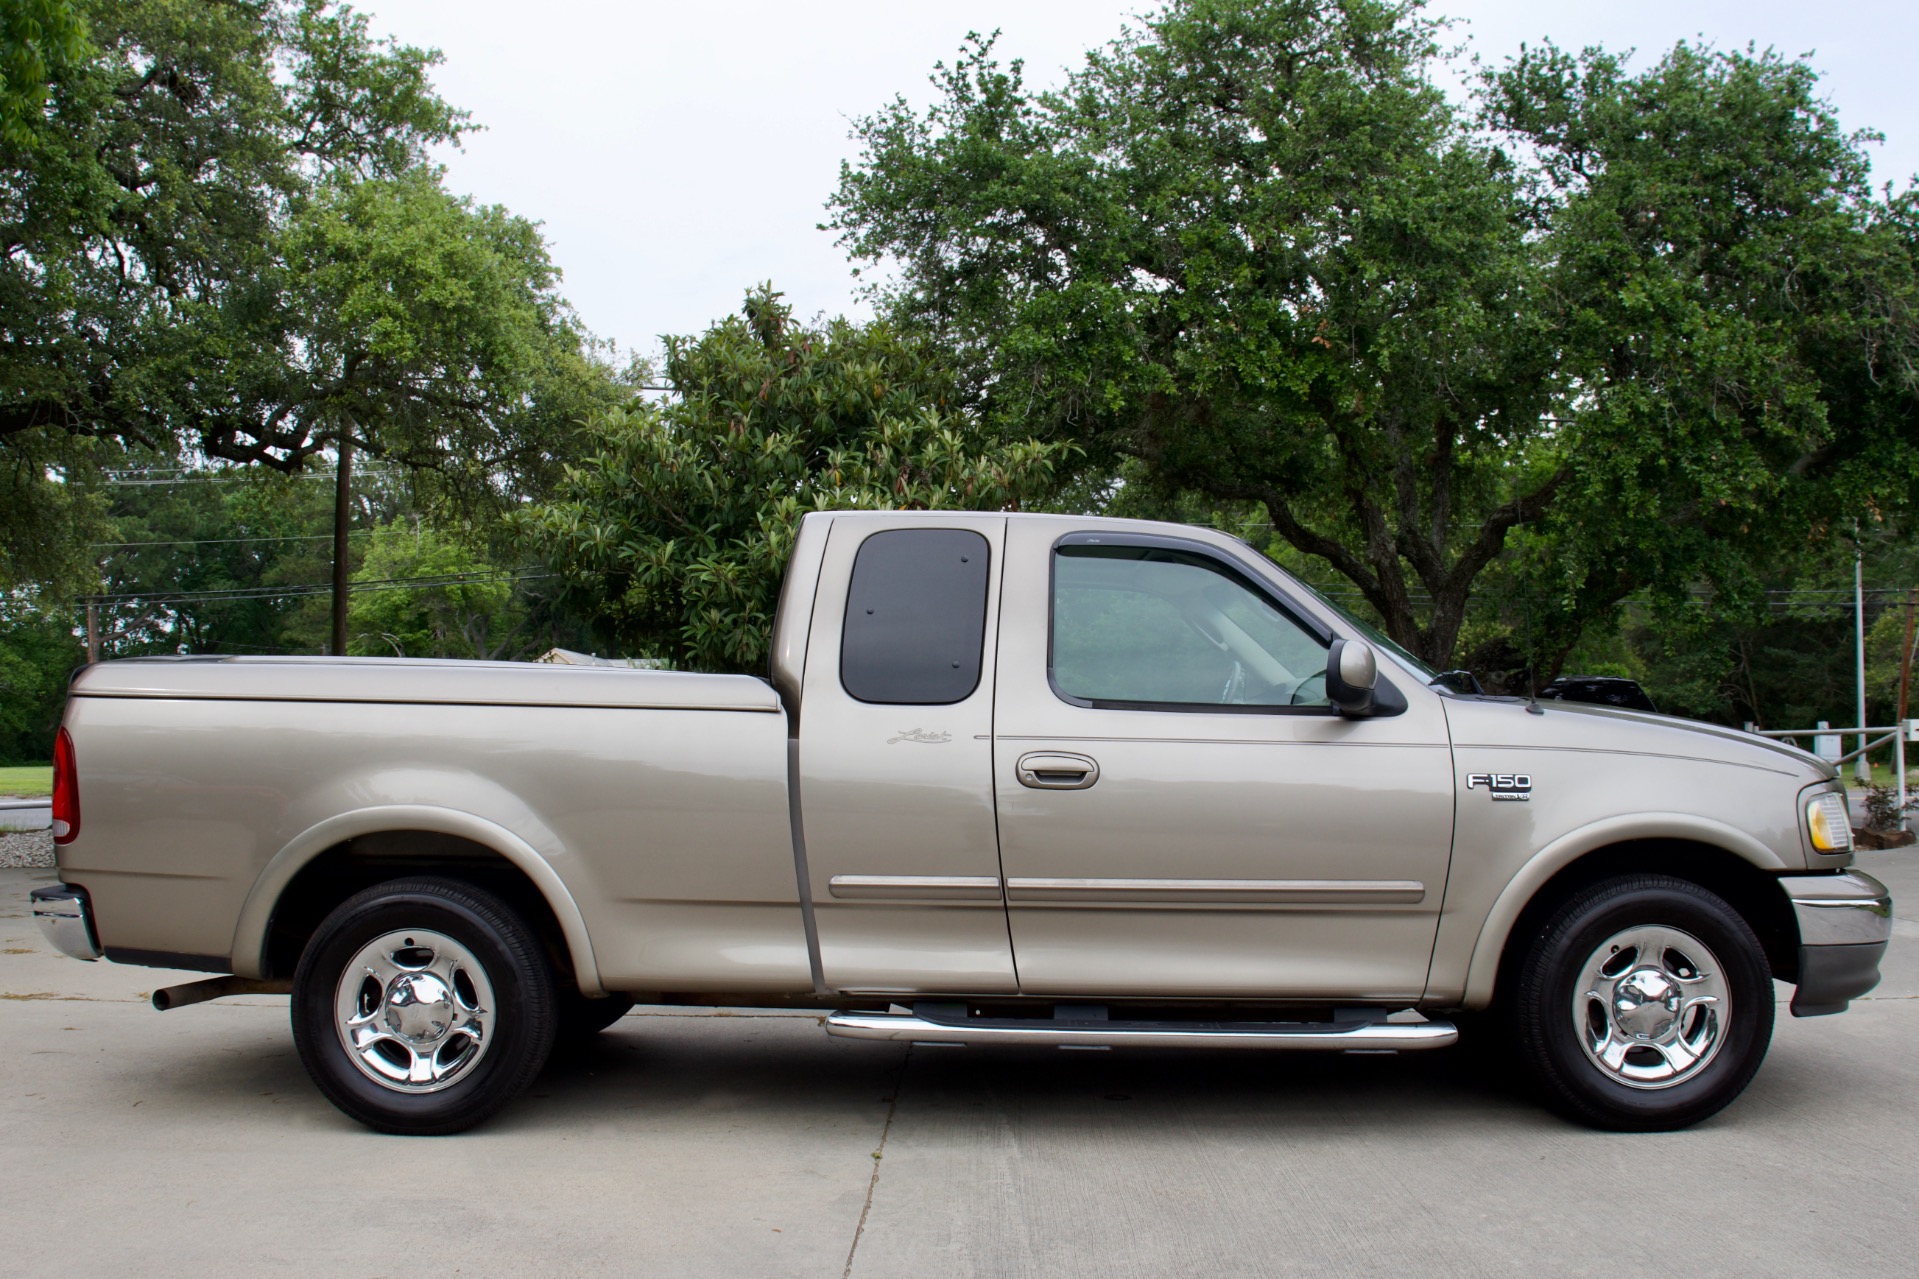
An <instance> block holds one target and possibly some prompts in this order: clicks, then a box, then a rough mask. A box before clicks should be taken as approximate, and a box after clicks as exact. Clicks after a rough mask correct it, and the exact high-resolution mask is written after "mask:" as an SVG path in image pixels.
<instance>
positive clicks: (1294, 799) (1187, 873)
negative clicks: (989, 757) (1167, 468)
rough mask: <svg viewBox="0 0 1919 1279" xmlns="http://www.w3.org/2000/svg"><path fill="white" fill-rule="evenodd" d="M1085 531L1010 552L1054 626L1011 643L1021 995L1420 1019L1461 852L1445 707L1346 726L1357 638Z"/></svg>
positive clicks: (1013, 917)
mask: <svg viewBox="0 0 1919 1279" xmlns="http://www.w3.org/2000/svg"><path fill="white" fill-rule="evenodd" d="M1061 532H1062V529H1061V526H1060V524H1059V523H1057V522H1049V521H1032V522H1027V521H1020V520H1014V521H1013V522H1012V526H1011V528H1010V530H1009V533H1008V546H1007V552H1006V560H1007V563H1008V566H1009V567H1008V576H1007V583H1006V590H1005V601H1004V603H1005V608H1006V609H1007V616H1009V617H1017V618H1021V619H1029V618H1030V619H1033V621H1032V623H1030V624H1028V623H1024V622H1023V623H1022V625H1020V626H1018V627H1010V628H1007V629H1006V630H1005V631H1004V633H1003V638H1002V642H1001V646H1000V660H999V687H998V693H997V696H998V707H997V722H996V728H995V732H996V738H995V744H994V752H995V762H994V769H995V778H996V781H997V784H998V797H999V814H1000V841H1001V860H1002V863H1003V866H1004V873H1005V876H1006V886H1007V903H1008V922H1009V927H1010V929H1011V932H1012V936H1013V948H1014V953H1015V955H1016V957H1017V960H1018V964H1019V974H1020V988H1021V990H1022V991H1024V992H1026V993H1029V994H1039V995H1074V996H1100V995H1109V996H1113V995H1135V996H1138V995H1161V996H1169V997H1234V998H1351V999H1355V1000H1359V999H1366V1000H1379V999H1407V1000H1412V999H1416V998H1418V997H1419V995H1420V994H1421V992H1422V991H1423V989H1424V987H1425V983H1426V974H1427V969H1428V967H1429V965H1430V960H1431V955H1432V948H1433V938H1434V934H1435V930H1436V927H1437V921H1438V913H1439V907H1440V902H1441V899H1442V897H1443V895H1444V890H1445V879H1446V870H1447V864H1448V860H1449V857H1450V853H1451V845H1452V826H1453V781H1452V768H1451V750H1450V746H1449V743H1448V738H1447V734H1446V726H1445V719H1444V712H1443V710H1442V709H1441V708H1440V706H1439V705H1438V702H1437V699H1436V698H1433V697H1430V696H1427V695H1426V694H1425V690H1424V689H1417V688H1416V689H1413V690H1412V696H1410V697H1408V698H1404V699H1402V700H1403V701H1405V702H1409V703H1410V704H1409V705H1407V706H1406V708H1405V709H1404V710H1403V711H1401V712H1400V713H1398V714H1395V715H1388V716H1381V717H1375V718H1365V719H1346V718H1343V717H1341V716H1340V715H1339V714H1338V713H1337V712H1335V711H1334V710H1333V708H1332V706H1331V705H1330V703H1328V701H1327V699H1326V695H1325V683H1324V673H1325V661H1326V651H1327V646H1328V644H1329V642H1330V640H1331V639H1332V638H1333V635H1332V632H1331V631H1330V630H1328V629H1327V628H1326V627H1325V625H1324V624H1323V623H1320V622H1318V621H1316V620H1314V618H1313V616H1312V614H1311V613H1310V612H1308V611H1306V610H1304V609H1302V608H1300V606H1299V605H1298V604H1297V603H1296V602H1289V601H1288V600H1287V599H1286V598H1285V597H1284V595H1283V593H1282V592H1280V591H1279V590H1278V588H1277V587H1276V586H1275V585H1274V584H1273V583H1272V582H1271V581H1270V579H1268V578H1266V577H1265V575H1264V574H1263V573H1261V572H1259V571H1257V570H1256V569H1253V568H1252V567H1251V566H1250V565H1249V564H1247V563H1246V562H1244V561H1239V560H1236V559H1235V558H1234V557H1233V556H1232V555H1231V554H1229V553H1227V552H1225V551H1224V550H1223V549H1221V548H1218V547H1215V546H1213V545H1211V544H1209V543H1204V542H1199V541H1188V540H1186V539H1179V538H1162V537H1153V536H1146V535H1136V534H1128V533H1114V534H1106V533H1101V534H1097V535H1095V534H1080V535H1069V536H1067V537H1063V538H1062V537H1061V536H1060V534H1061ZM1041 619H1044V622H1043V623H1042V622H1041ZM1389 677H1390V676H1389ZM1398 678H1400V679H1402V680H1403V679H1404V676H1403V675H1400V676H1398Z"/></svg>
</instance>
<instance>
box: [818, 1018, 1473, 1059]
mask: <svg viewBox="0 0 1919 1279" xmlns="http://www.w3.org/2000/svg"><path fill="white" fill-rule="evenodd" d="M826 1033H827V1034H829V1035H837V1036H839V1037H840V1038H842V1039H880V1040H890V1041H893V1042H896V1043H922V1044H1036V1045H1040V1046H1045V1047H1057V1048H1284V1049H1304V1050H1307V1051H1319V1052H1393V1051H1398V1050H1403V1049H1415V1048H1446V1047H1449V1046H1451V1045H1452V1044H1453V1043H1455V1042H1456V1041H1457V1040H1458V1039H1459V1031H1458V1030H1457V1029H1455V1028H1454V1026H1453V1024H1452V1023H1451V1022H1444V1021H1426V1022H1413V1023H1409V1024H1408V1023H1400V1022H1388V1021H1386V1020H1385V1019H1384V1015H1383V1014H1382V1015H1381V1016H1380V1017H1379V1018H1378V1019H1377V1020H1374V1019H1372V1018H1371V1017H1368V1018H1366V1019H1363V1020H1353V1021H1346V1020H1340V1021H1335V1022H1253V1021H1238V1022H1201V1021H1192V1022H1187V1021H1105V1020H1084V1021H1080V1020H1070V1019H1047V1018H1039V1017H1032V1018H1026V1017H1007V1018H991V1017H972V1018H968V1019H966V1020H965V1021H959V1020H952V1021H947V1020H944V1019H933V1018H927V1017H922V1016H919V1015H917V1014H915V1013H855V1012H837V1013H832V1014H830V1015H829V1016H828V1017H827V1019H826Z"/></svg>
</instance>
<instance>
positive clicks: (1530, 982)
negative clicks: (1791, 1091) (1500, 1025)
mask: <svg viewBox="0 0 1919 1279" xmlns="http://www.w3.org/2000/svg"><path fill="white" fill-rule="evenodd" d="M1517 977H1518V980H1517V982H1516V984H1515V986H1514V990H1513V1014H1514V1028H1515V1030H1516V1032H1517V1035H1516V1038H1517V1040H1518V1042H1519V1046H1520V1050H1521V1052H1522V1054H1523V1055H1524V1057H1525V1059H1526V1060H1527V1062H1528V1064H1529V1065H1530V1066H1531V1067H1532V1070H1533V1072H1534V1074H1535V1075H1536V1076H1537V1077H1538V1079H1539V1081H1540V1083H1541V1085H1542V1086H1543V1088H1544V1091H1545V1093H1546V1097H1547V1100H1548V1101H1549V1102H1550V1103H1552V1104H1553V1105H1554V1106H1555V1107H1556V1108H1558V1109H1560V1110H1562V1111H1564V1112H1565V1113H1567V1114H1568V1115H1570V1116H1571V1117H1572V1118H1575V1119H1578V1120H1580V1121H1582V1122H1584V1123H1588V1124H1591V1125H1592V1126H1594V1127H1597V1128H1607V1129H1613V1130H1616V1131H1622V1132H1662V1131H1669V1130H1672V1129H1675V1128H1684V1127H1686V1126H1687V1125H1688V1124H1694V1123H1698V1122H1699V1121H1700V1120H1702V1119H1705V1118H1706V1117H1708V1116H1710V1115H1713V1114H1716V1113H1718V1111H1719V1110H1721V1109H1722V1108H1724V1107H1725V1106H1726V1105H1727V1104H1729V1103H1730V1102H1731V1101H1732V1100H1733V1099H1734V1098H1736V1097H1737V1096H1739V1094H1740V1093H1741V1092H1743V1091H1745V1088H1746V1085H1747V1084H1748V1083H1750V1082H1752V1077H1753V1075H1754V1074H1755V1073H1757V1072H1758V1070H1759V1066H1760V1063H1761V1062H1763V1061H1764V1060H1765V1057H1766V1049H1767V1047H1768V1046H1769V1045H1770V1043H1771V1041H1772V1023H1773V999H1772V974H1771V971H1770V969H1769V968H1768V967H1767V964H1766V956H1765V951H1764V949H1763V948H1762V947H1761V946H1760V944H1759V939H1758V937H1757V936H1755V935H1754V933H1753V931H1752V928H1751V927H1750V926H1749V925H1748V924H1747V923H1746V921H1745V920H1744V919H1742V918H1741V917H1740V916H1739V914H1738V912H1736V911H1735V910H1733V909H1732V907H1731V906H1729V905H1727V904H1726V902H1725V901H1724V900H1723V899H1722V898H1720V897H1719V896H1717V895H1716V894H1714V893H1711V892H1709V891H1707V890H1706V889H1704V888H1701V887H1700V886H1699V885H1697V884H1694V883H1690V882H1688V881H1686V880H1682V879H1675V878H1673V877H1671V876H1666V875H1629V876H1623V877H1621V878H1618V879H1613V880H1608V881H1606V882H1605V883H1601V884H1597V885H1594V886H1593V887H1591V888H1588V889H1586V890H1585V891H1583V892H1581V893H1579V894H1577V895H1576V896H1574V897H1573V898H1572V899H1571V900H1570V901H1568V902H1567V903H1566V904H1565V905H1564V906H1562V907H1560V908H1559V909H1558V910H1557V911H1556V912H1554V913H1553V915H1552V916H1551V917H1550V918H1549V919H1548V920H1547V921H1546V923H1545V926H1544V927H1543V928H1542V929H1540V931H1539V932H1538V933H1537V934H1536V936H1535V939H1534V940H1533V942H1532V944H1531V946H1530V947H1529V948H1528V950H1527V951H1526V953H1525V955H1524V956H1523V958H1522V959H1521V961H1520V965H1519V969H1518V973H1517Z"/></svg>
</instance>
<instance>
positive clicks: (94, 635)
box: [87, 600, 100, 666]
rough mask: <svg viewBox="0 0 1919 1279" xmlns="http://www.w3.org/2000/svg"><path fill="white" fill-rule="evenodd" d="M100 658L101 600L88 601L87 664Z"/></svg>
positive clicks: (89, 664) (91, 663)
mask: <svg viewBox="0 0 1919 1279" xmlns="http://www.w3.org/2000/svg"><path fill="white" fill-rule="evenodd" d="M99 660H100V601H98V600H88V601H87V665H88V666H91V665H93V664H94V663H95V662H97V661H99Z"/></svg>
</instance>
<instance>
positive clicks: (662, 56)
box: [355, 0, 1919, 352]
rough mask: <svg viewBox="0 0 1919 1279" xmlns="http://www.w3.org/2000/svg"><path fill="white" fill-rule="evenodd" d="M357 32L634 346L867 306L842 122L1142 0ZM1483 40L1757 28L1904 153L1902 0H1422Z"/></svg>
mask: <svg viewBox="0 0 1919 1279" xmlns="http://www.w3.org/2000/svg"><path fill="white" fill-rule="evenodd" d="M355 7H357V8H359V9H361V10H363V11H364V12H367V13H368V14H369V15H370V17H371V25H372V27H373V30H374V31H375V32H376V33H379V34H385V35H392V36H396V37H398V38H399V39H401V40H403V41H405V42H407V43H410V44H416V45H423V46H430V47H433V48H438V49H439V50H441V51H442V52H443V54H444V55H445V58H446V61H445V63H444V64H443V65H441V66H440V67H439V68H438V69H437V71H436V75H435V78H436V82H437V84H438V85H439V88H440V90H441V92H442V93H443V94H444V95H445V96H446V97H447V98H448V99H449V100H450V101H452V102H453V103H455V104H456V105H458V106H462V107H465V108H466V109H467V110H469V111H471V112H472V113H473V117H474V120H475V122H476V123H478V124H480V125H483V126H484V131H483V132H478V133H474V134H471V135H469V136H468V138H467V140H466V143H465V145H464V147H463V149H461V150H458V151H455V150H450V149H449V150H447V151H446V152H445V153H444V154H442V155H441V156H440V157H439V158H440V159H441V161H442V162H443V163H445V165H446V166H447V170H448V184H449V185H450V186H451V187H452V188H453V189H454V190H456V191H462V192H468V193H471V194H472V195H474V196H476V197H478V198H479V199H480V200H482V201H485V202H488V203H498V204H504V205H505V206H507V207H508V208H509V209H511V210H512V211H513V212H515V213H518V214H520V215H522V216H525V217H529V218H532V219H535V220H536V221H539V222H541V223H543V224H544V225H545V230H546V236H547V240H548V242H549V243H550V244H551V246H552V249H553V254H554V257H555V259H556V260H557V261H558V262H559V264H560V266H561V268H562V269H563V270H564V271H565V273H566V283H565V291H566V295H567V297H568V298H570V299H571V300H572V302H573V304H574V306H575V308H576V309H577V310H578V311H579V313H580V315H581V317H582V319H583V320H584V321H585V322H586V324H587V326H588V327H589V328H591V329H592V330H593V331H594V332H595V333H597V334H599V335H601V336H603V337H609V338H612V339H614V340H615V341H616V342H618V343H619V344H620V345H621V346H622V347H625V348H629V349H637V350H640V351H643V352H651V351H655V350H657V349H658V335H660V334H663V333H692V332H696V331H698V330H700V329H702V328H704V327H705V326H706V325H707V324H709V323H711V322H712V321H713V320H714V319H716V318H718V317H720V316H722V315H724V314H726V313H728V312H730V311H731V310H733V309H734V308H736V307H737V306H738V305H739V303H740V298H741V296H742V294H743V293H744V292H745V290H746V289H747V288H748V287H749V286H750V285H752V284H754V283H755V282H757V281H760V280H768V279H770V280H772V281H773V282H774V283H775V285H776V286H777V287H778V288H780V289H782V290H783V291H785V293H786V295H787V298H788V300H789V301H790V302H791V303H792V304H793V305H794V307H795V308H796V309H797V310H798V311H799V312H800V313H801V314H802V315H806V316H812V315H814V314H817V313H821V312H825V313H829V314H850V315H863V314H865V313H866V308H864V307H863V306H862V305H861V303H860V302H859V301H858V298H857V296H856V283H857V282H856V281H854V280H853V279H852V278H851V276H850V274H849V270H848V263H847V260H846V258H845V256H844V254H843V253H842V252H841V251H840V250H839V249H837V248H836V247H834V243H833V240H834V237H833V235H832V234H831V233H829V232H825V231H820V230H818V229H817V226H818V224H819V222H820V221H821V220H822V218H823V217H824V210H823V205H824V202H825V200H826V198H827V196H828V195H829V194H831V193H832V191H833V190H834V188H835V187H836V186H837V184H838V177H839V165H840V161H841V160H842V159H847V158H851V156H852V155H853V144H852V143H851V142H849V141H848V139H847V132H848V127H849V123H848V122H849V121H850V120H851V119H852V118H853V117H856V116H860V115H864V114H867V113H869V112H871V111H873V110H875V109H876V108H878V107H879V106H880V105H882V104H883V103H885V102H886V101H887V100H889V99H890V98H891V97H893V95H895V94H898V93H904V94H905V95H906V96H907V97H908V98H909V99H911V100H913V101H915V102H918V103H922V104H923V103H925V102H926V101H927V100H928V99H929V96H930V90H929V88H928V86H927V83H926V76H927V73H928V72H929V71H930V70H931V69H932V67H933V64H934V63H935V62H937V61H940V60H941V59H950V58H951V56H952V55H953V53H954V51H955V50H956V49H957V48H958V47H959V45H960V42H961V41H962V40H963V39H964V38H965V36H966V33H967V32H968V31H969V30H978V31H981V32H987V31H991V30H993V29H995V28H998V29H999V30H1000V31H1001V32H1002V35H1001V38H1000V50H1001V52H1002V54H1003V55H1004V56H1005V57H1008V58H1012V57H1021V58H1024V59H1026V63H1027V75H1028V80H1029V83H1033V84H1053V83H1057V82H1058V81H1059V80H1060V79H1061V78H1062V77H1063V75H1064V73H1065V70H1066V68H1068V67H1071V66H1076V65H1077V64H1078V63H1079V61H1080V60H1081V58H1082V57H1083V55H1084V53H1085V51H1086V50H1087V49H1088V48H1091V47H1093V46H1095V45H1099V44H1103V43H1105V42H1106V41H1107V40H1109V39H1111V38H1112V37H1113V36H1114V35H1116V34H1117V33H1118V31H1119V30H1120V28H1121V26H1122V25H1123V23H1124V22H1125V21H1126V19H1127V17H1128V16H1129V15H1131V14H1136V13H1140V12H1146V11H1150V9H1151V8H1152V6H1151V5H1148V4H1143V3H1140V2H1138V0H1128V2H1115V0H965V2H964V3H928V2H927V0H917V2H916V0H808V2H807V3H804V4H795V3H791V2H790V0H782V2H780V3H773V2H770V0H732V2H730V3H728V2H724V0H706V3H685V2H684V0H623V2H620V0H600V2H597V3H595V2H588V0H546V2H545V3H542V4H537V5H536V4H529V3H527V2H526V0H372V2H371V3H361V4H358V5H356V6H355ZM1431 11H1432V12H1434V13H1436V14H1440V15H1446V16H1452V17H1456V18H1460V19H1464V22H1462V23H1461V25H1460V26H1459V27H1457V28H1456V31H1458V32H1460V33H1461V34H1463V35H1465V36H1468V37H1470V39H1471V41H1472V44H1473V47H1474V48H1475V49H1477V50H1478V51H1479V52H1480V53H1481V54H1482V56H1484V57H1487V58H1489V59H1490V58H1496V57H1504V56H1506V55H1507V54H1509V53H1511V52H1513V51H1516V50H1517V49H1518V47H1519V45H1520V44H1521V43H1522V42H1526V41H1537V40H1539V39H1540V38H1542V37H1545V38H1550V39H1552V40H1553V41H1555V42H1556V43H1558V44H1560V45H1562V46H1565V47H1580V46H1583V45H1586V44H1592V43H1598V44H1603V45H1605V46H1606V47H1607V48H1610V49H1626V48H1637V49H1638V50H1639V51H1640V56H1639V58H1638V59H1637V61H1636V63H1635V65H1644V64H1645V63H1647V62H1649V61H1651V60H1652V59H1654V58H1656V57H1657V56H1658V54H1659V53H1660V52H1661V51H1662V50H1664V49H1666V48H1669V47H1670V46H1671V45H1672V44H1673V42H1674V41H1676V40H1680V39H1690V38H1694V37H1697V36H1701V35H1703V36H1704V37H1705V38H1707V39H1708V40H1711V41H1714V42H1716V43H1718V44H1719V45H1721V46H1723V47H1734V46H1736V47H1742V48H1743V47H1744V46H1745V45H1747V44H1748V43H1756V44H1757V45H1759V46H1760V47H1761V48H1766V47H1772V48H1776V49H1778V50H1780V51H1781V52H1783V53H1787V54H1791V55H1799V54H1806V55H1810V57H1811V59H1812V62H1813V65H1814V66H1815V67H1816V68H1817V69H1818V70H1819V71H1820V73H1821V74H1822V76H1823V77H1824V79H1823V81H1822V84H1823V88H1824V91H1825V94H1826V96H1827V97H1828V98H1830V99H1831V100H1832V101H1833V102H1834V103H1835V104H1836V105H1837V107H1838V109H1839V115H1840V119H1841V121H1842V122H1843V123H1844V124H1845V126H1846V127H1847V128H1848V129H1864V128H1871V129H1876V130H1878V131H1879V132H1881V133H1884V134H1885V135H1886V141H1885V142H1884V143H1883V144H1881V145H1878V146H1875V147H1874V148H1872V156H1873V161H1874V179H1875V181H1877V182H1883V181H1885V180H1886V179H1888V178H1892V179H1894V180H1897V181H1899V182H1900V183H1901V184H1902V185H1903V183H1904V182H1905V180H1906V179H1907V178H1909V177H1910V176H1911V175H1912V174H1914V173H1915V172H1919V105H1916V104H1919V95H1916V94H1915V93H1914V92H1913V85H1912V77H1913V74H1914V73H1913V69H1912V56H1913V50H1914V49H1915V47H1919V4H1914V3H1913V2H1912V0H1903V2H1895V0H1826V2H1825V3H1823V4H1819V3H1806V2H1805V0H1584V2H1583V3H1582V2H1576V0H1437V2H1436V3H1434V4H1433V5H1432V6H1431Z"/></svg>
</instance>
